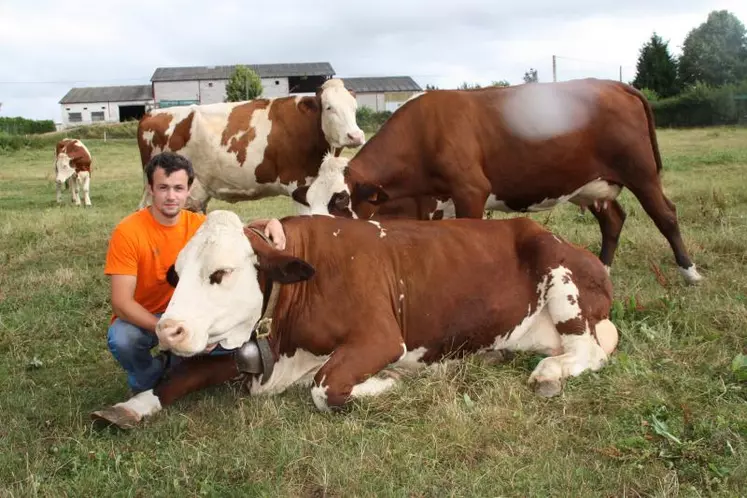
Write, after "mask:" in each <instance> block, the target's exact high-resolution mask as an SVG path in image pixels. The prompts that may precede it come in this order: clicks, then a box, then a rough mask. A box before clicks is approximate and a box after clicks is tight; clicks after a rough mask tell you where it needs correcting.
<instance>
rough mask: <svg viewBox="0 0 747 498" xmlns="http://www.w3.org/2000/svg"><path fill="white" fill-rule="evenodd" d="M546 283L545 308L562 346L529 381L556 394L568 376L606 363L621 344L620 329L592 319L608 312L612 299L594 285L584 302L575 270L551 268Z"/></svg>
mask: <svg viewBox="0 0 747 498" xmlns="http://www.w3.org/2000/svg"><path fill="white" fill-rule="evenodd" d="M588 277H589V278H590V277H591V275H589V276H588ZM545 285H546V287H545V295H546V299H547V301H546V304H545V310H546V312H547V313H548V314H549V317H550V321H551V322H552V326H554V328H555V330H556V331H557V333H558V334H559V335H560V348H559V351H557V350H555V351H553V354H555V356H550V357H548V358H545V359H543V360H542V361H540V363H539V364H538V365H537V368H535V369H534V372H532V375H531V376H530V377H529V384H530V385H531V386H532V387H533V388H534V390H535V391H536V392H537V393H538V394H540V395H543V396H555V395H556V394H559V393H560V391H561V389H562V385H563V380H564V379H566V378H567V377H572V376H577V375H580V374H581V373H583V372H585V371H586V370H592V371H596V370H599V369H600V368H602V367H603V366H604V364H605V363H606V362H607V357H608V354H611V353H612V351H614V350H615V348H616V347H617V329H616V328H615V326H614V325H613V324H612V322H610V321H609V320H606V319H603V320H598V319H590V317H603V316H606V312H607V310H608V309H609V299H599V296H598V290H597V289H596V288H593V289H592V292H590V293H589V294H587V303H586V306H584V305H583V303H582V302H581V301H580V300H579V299H580V297H579V296H580V291H579V288H578V286H577V285H576V282H575V281H574V277H573V273H572V272H571V270H568V269H566V268H564V267H559V268H557V269H555V270H553V271H551V272H550V278H549V281H547V282H546V284H545ZM605 308H606V309H605ZM543 311H544V310H543ZM538 322H539V321H538ZM590 323H593V324H595V326H594V330H590V328H589V324H590ZM539 325H540V323H538V324H537V326H539ZM547 325H549V324H547ZM545 342H547V343H548V344H549V341H545ZM553 349H556V348H553Z"/></svg>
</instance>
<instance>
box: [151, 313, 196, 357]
mask: <svg viewBox="0 0 747 498" xmlns="http://www.w3.org/2000/svg"><path fill="white" fill-rule="evenodd" d="M187 332H188V331H187V327H186V326H185V325H184V322H180V321H178V320H171V319H168V318H167V319H161V320H159V321H158V323H157V324H156V335H157V336H158V344H159V347H160V348H161V349H164V350H165V349H172V348H174V347H177V346H179V344H181V343H183V342H184V341H185V340H186V339H187V337H189V334H188V333H187Z"/></svg>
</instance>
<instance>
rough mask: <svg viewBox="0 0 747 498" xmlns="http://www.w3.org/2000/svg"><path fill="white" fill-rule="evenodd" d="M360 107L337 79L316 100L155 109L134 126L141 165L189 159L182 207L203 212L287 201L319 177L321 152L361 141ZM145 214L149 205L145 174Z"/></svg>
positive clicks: (304, 98) (299, 98)
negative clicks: (215, 202)
mask: <svg viewBox="0 0 747 498" xmlns="http://www.w3.org/2000/svg"><path fill="white" fill-rule="evenodd" d="M356 109H357V104H356V101H355V97H354V96H353V94H352V93H351V92H350V91H349V90H347V89H346V88H345V86H344V84H343V81H342V80H340V79H330V80H327V81H326V82H324V84H322V86H321V87H320V88H319V90H318V91H317V94H316V96H293V97H282V98H273V99H256V100H250V101H246V102H232V103H218V104H207V105H192V106H185V107H170V108H164V109H156V110H153V111H151V112H149V113H147V114H146V115H145V116H144V117H143V118H142V119H141V120H140V123H139V126H138V146H139V148H140V159H141V162H142V165H143V168H145V165H146V164H147V163H148V161H150V159H151V158H152V157H153V156H154V155H156V154H158V153H159V152H163V151H167V150H168V151H172V152H175V153H177V154H180V155H183V156H185V157H187V158H189V159H190V160H191V161H192V165H193V167H194V170H195V176H196V178H195V181H194V184H193V186H192V189H191V192H190V197H189V201H188V203H187V208H188V209H190V210H193V211H203V212H204V211H206V208H207V203H208V201H209V200H210V199H211V198H216V199H221V200H225V201H228V202H238V201H243V200H254V199H260V198H262V197H267V196H274V195H290V194H291V192H293V190H295V188H296V187H297V186H299V185H305V184H306V182H307V181H310V180H311V179H312V178H313V177H315V176H316V174H317V171H318V170H319V165H320V163H321V161H322V158H323V157H324V154H325V153H326V152H327V151H329V150H330V149H334V150H335V151H336V152H338V153H339V151H340V149H341V148H343V147H358V146H359V145H361V144H363V143H364V142H365V136H364V134H363V131H362V130H361V129H360V128H359V127H358V125H357V124H356V120H355V112H356ZM143 183H144V185H143V198H142V200H141V201H140V207H141V208H142V207H143V206H145V205H146V204H148V203H149V202H150V198H149V194H148V188H147V186H148V180H147V178H146V177H145V174H143Z"/></svg>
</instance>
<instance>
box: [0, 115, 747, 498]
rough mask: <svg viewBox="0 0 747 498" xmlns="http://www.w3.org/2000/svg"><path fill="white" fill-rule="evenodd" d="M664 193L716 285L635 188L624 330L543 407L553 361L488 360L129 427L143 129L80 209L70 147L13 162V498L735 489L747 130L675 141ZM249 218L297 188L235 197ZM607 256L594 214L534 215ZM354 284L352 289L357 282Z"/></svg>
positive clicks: (2, 230)
mask: <svg viewBox="0 0 747 498" xmlns="http://www.w3.org/2000/svg"><path fill="white" fill-rule="evenodd" d="M659 140H660V144H661V149H662V154H663V157H664V163H665V172H664V185H665V189H666V191H667V193H668V195H669V196H670V197H671V199H672V200H673V201H674V202H675V203H676V204H677V208H678V213H679V217H680V223H681V228H682V231H683V235H684V238H685V240H686V244H687V247H688V249H689V250H690V252H691V254H692V256H693V258H694V259H695V261H696V263H697V264H698V267H699V268H700V269H701V270H702V273H703V274H704V276H705V277H706V281H705V282H704V283H703V284H702V285H701V286H699V287H687V286H685V285H684V284H683V283H682V280H681V278H680V277H679V275H678V274H677V270H676V266H675V264H674V260H673V256H672V254H671V251H670V250H669V247H668V246H667V244H666V241H665V240H664V238H663V237H662V236H661V235H660V234H659V233H658V232H657V231H656V229H655V227H654V226H653V223H652V222H651V220H650V219H649V218H648V217H647V216H646V215H645V213H644V212H643V210H642V209H641V207H640V205H639V204H638V203H637V201H636V200H635V199H634V198H632V197H631V196H630V195H629V193H627V192H626V193H625V194H623V196H622V203H623V205H624V207H625V209H626V211H627V213H628V219H627V222H626V225H625V228H624V230H623V234H622V237H621V242H620V248H619V250H618V253H617V258H616V260H615V263H614V265H613V270H612V279H613V283H614V286H615V297H616V300H615V303H614V307H613V319H614V321H615V323H616V324H617V326H618V328H619V330H620V334H621V343H620V349H619V351H618V353H616V355H615V356H614V357H613V360H612V362H611V364H610V365H609V366H608V367H607V368H605V369H603V370H602V371H601V372H599V373H595V374H586V375H583V376H582V377H580V378H576V379H572V380H571V381H569V382H568V384H567V385H566V387H565V391H564V393H563V395H561V396H560V397H557V398H554V399H551V400H546V399H540V398H539V397H536V396H535V395H534V394H533V393H531V392H530V390H529V389H528V388H527V387H526V380H527V378H528V376H529V373H530V372H531V370H532V368H533V367H534V365H536V363H537V361H538V359H539V358H538V357H536V356H534V355H518V356H516V357H515V358H514V359H512V360H511V361H509V362H508V363H506V364H504V365H500V366H488V365H485V364H482V363H481V362H480V361H479V360H476V359H471V360H469V361H467V362H465V363H462V364H459V365H453V366H449V367H448V368H444V369H443V370H442V371H440V372H437V373H431V374H425V373H424V374H421V375H418V376H416V377H414V378H410V379H408V380H406V381H405V382H404V384H403V385H402V387H401V388H399V389H398V390H396V391H394V392H392V393H390V394H387V395H385V396H382V397H380V398H377V399H374V400H368V401H365V402H357V403H356V404H355V405H354V406H353V407H352V409H351V410H349V411H348V412H347V413H345V414H336V415H327V414H320V413H317V411H316V410H315V408H314V406H313V403H312V401H311V398H310V396H309V392H308V391H307V390H305V389H292V390H290V391H288V392H286V393H284V394H282V395H279V396H275V397H271V398H270V397H259V398H251V397H249V396H248V395H247V394H246V392H243V391H240V390H238V389H236V388H235V387H234V386H230V385H227V386H223V387H220V388H216V389H212V390H207V391H204V392H201V393H197V394H195V395H193V396H189V397H187V398H186V399H184V400H182V401H180V402H178V403H177V404H176V405H175V406H173V407H170V408H169V409H167V410H165V411H164V412H162V413H160V414H159V415H157V416H156V417H154V418H153V419H150V420H149V421H147V422H146V423H145V424H144V425H143V426H142V427H141V428H139V429H137V430H135V431H132V432H119V431H115V430H110V429H104V430H100V429H94V428H92V426H91V423H90V421H89V418H88V415H89V413H90V412H91V411H93V410H96V409H99V408H101V407H103V406H105V405H108V404H112V403H115V402H118V401H122V400H124V399H125V398H126V396H127V387H126V383H125V377H124V374H123V372H122V371H121V370H120V368H119V367H118V365H117V364H116V363H115V362H114V360H113V359H112V358H111V355H110V354H109V352H108V350H107V347H106V340H105V335H106V324H107V320H108V316H109V313H110V307H109V302H108V300H109V297H108V285H107V284H108V283H107V280H106V278H105V277H104V276H103V275H102V266H103V261H104V255H105V251H106V245H107V240H108V237H109V234H110V232H111V230H112V228H113V226H114V225H115V223H116V222H117V221H118V220H119V219H121V218H122V217H123V216H125V215H126V214H127V213H129V212H131V211H132V210H134V209H135V208H136V206H137V204H138V202H139V200H140V194H141V188H142V187H141V176H140V166H139V160H138V153H137V146H136V144H135V142H134V140H109V141H107V142H106V143H104V142H103V141H99V140H89V141H86V143H87V145H88V147H89V149H90V150H91V153H92V154H93V156H94V160H95V165H94V168H95V169H94V172H93V179H92V190H91V199H92V201H93V208H91V209H87V210H83V209H80V208H75V207H73V206H71V205H69V203H68V199H69V197H66V198H65V199H66V204H65V205H63V206H61V207H60V206H57V205H56V203H55V202H54V197H55V194H54V184H53V181H52V172H53V166H52V155H53V154H52V151H51V150H46V149H39V150H37V149H21V150H19V151H16V152H11V153H5V154H0V358H2V360H3V361H0V393H2V395H0V448H2V449H1V450H0V496H2V497H5V496H106V495H113V496H176V495H179V496H181V495H186V496H197V495H206V496H547V495H553V496H574V497H575V496H738V495H743V494H744V492H745V491H744V490H745V489H747V456H746V454H747V385H745V383H744V382H741V383H740V381H739V380H738V379H737V377H736V375H735V372H733V371H732V367H731V363H732V360H733V359H734V358H735V356H737V355H738V354H739V353H745V352H747V351H746V350H745V347H746V345H747V340H746V339H747V275H746V274H745V265H746V263H747V261H746V260H747V219H746V217H747V185H746V184H745V182H744V176H745V173H746V172H747V130H745V129H728V128H720V129H713V130H688V131H670V130H662V131H661V132H660V133H659ZM216 208H227V209H233V210H235V211H237V212H238V213H239V214H240V216H241V217H242V218H243V219H247V220H248V219H251V218H255V217H267V216H282V215H286V214H291V213H292V212H293V205H292V202H291V201H290V200H289V199H287V198H273V199H268V200H265V201H261V202H253V203H249V202H246V203H240V204H234V205H231V204H227V203H223V202H212V203H211V204H210V209H216ZM532 216H533V217H535V218H536V219H537V220H539V221H541V222H543V223H546V224H547V225H548V226H549V227H551V228H552V229H553V230H554V231H555V232H556V233H558V234H560V235H562V236H564V237H566V238H568V239H569V240H572V241H574V242H577V243H579V244H582V245H585V246H587V247H589V248H590V249H591V250H593V251H596V250H598V247H599V243H600V235H599V230H598V228H597V225H596V222H595V221H594V219H593V218H592V217H591V215H590V214H588V213H587V214H586V215H585V216H584V215H581V214H579V211H578V210H577V209H575V208H573V207H570V206H568V207H563V208H559V209H556V210H555V211H552V212H545V213H538V214H534V215H532ZM351 285H355V283H354V282H351Z"/></svg>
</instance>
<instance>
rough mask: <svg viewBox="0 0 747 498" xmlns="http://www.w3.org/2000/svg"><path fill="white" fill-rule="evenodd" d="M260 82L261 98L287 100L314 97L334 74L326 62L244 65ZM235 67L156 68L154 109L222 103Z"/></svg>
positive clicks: (153, 79)
mask: <svg viewBox="0 0 747 498" xmlns="http://www.w3.org/2000/svg"><path fill="white" fill-rule="evenodd" d="M246 66H247V67H249V68H250V69H252V70H253V71H255V72H256V73H257V74H258V75H259V77H260V78H261V80H262V87H263V92H262V96H263V97H267V98H272V97H287V96H288V95H291V94H303V93H314V92H316V89H317V88H318V87H319V86H320V85H321V84H322V83H324V81H326V80H327V79H329V78H331V77H332V76H333V75H334V74H335V71H334V69H332V66H331V65H330V64H329V63H328V62H305V63H294V64H246ZM235 67H236V66H198V67H159V68H157V69H156V71H155V72H154V73H153V76H152V77H151V79H150V80H151V82H152V84H153V96H154V99H155V101H156V105H157V106H158V107H171V106H175V105H189V104H212V103H216V102H223V100H224V99H225V97H226V84H227V83H228V79H229V78H230V77H231V73H232V72H233V70H234V68H235Z"/></svg>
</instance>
